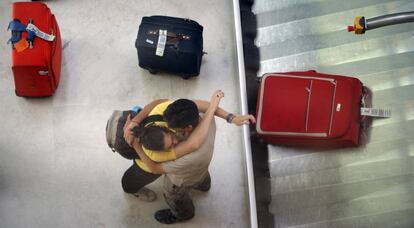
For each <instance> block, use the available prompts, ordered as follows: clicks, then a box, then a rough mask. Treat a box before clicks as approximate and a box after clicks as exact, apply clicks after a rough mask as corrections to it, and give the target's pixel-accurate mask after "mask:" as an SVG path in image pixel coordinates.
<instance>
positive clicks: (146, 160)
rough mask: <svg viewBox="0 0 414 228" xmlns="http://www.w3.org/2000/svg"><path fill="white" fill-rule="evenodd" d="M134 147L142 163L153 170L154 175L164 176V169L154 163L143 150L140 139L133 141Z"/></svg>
mask: <svg viewBox="0 0 414 228" xmlns="http://www.w3.org/2000/svg"><path fill="white" fill-rule="evenodd" d="M131 144H132V147H133V148H134V149H135V151H136V152H137V154H138V156H139V158H140V159H141V161H142V162H144V163H145V165H147V166H148V168H149V169H150V170H151V172H152V173H154V174H163V173H165V172H164V169H163V168H162V166H161V165H160V164H158V163H156V162H154V161H152V160H151V159H150V158H149V157H148V156H147V155H146V154H145V153H144V151H143V150H142V147H141V144H140V143H139V139H138V138H134V139H133V140H132V143H131Z"/></svg>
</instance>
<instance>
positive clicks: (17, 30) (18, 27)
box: [7, 19, 55, 46]
mask: <svg viewBox="0 0 414 228" xmlns="http://www.w3.org/2000/svg"><path fill="white" fill-rule="evenodd" d="M7 30H11V32H12V37H11V38H10V39H9V40H8V41H7V44H9V43H12V44H13V45H14V44H15V43H17V42H19V41H20V40H21V38H22V36H21V33H22V32H27V36H26V40H27V41H29V43H30V45H31V46H32V43H33V39H34V37H35V36H37V37H39V38H41V39H44V40H47V41H53V40H54V39H55V36H54V35H50V34H47V33H45V32H42V31H40V29H39V28H37V27H36V26H35V25H34V24H33V21H32V19H29V24H28V25H27V26H26V25H24V24H23V23H21V22H20V20H18V19H14V20H12V21H10V23H9V26H8V27H7Z"/></svg>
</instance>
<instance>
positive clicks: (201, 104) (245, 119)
mask: <svg viewBox="0 0 414 228" xmlns="http://www.w3.org/2000/svg"><path fill="white" fill-rule="evenodd" d="M193 101H194V102H195V103H196V105H197V108H198V110H199V111H200V112H202V113H205V112H206V111H207V108H208V106H209V105H210V103H209V102H208V101H204V100H193ZM214 114H215V115H216V116H218V117H220V118H222V119H224V120H226V121H227V117H228V115H229V114H230V113H229V112H227V111H226V110H224V109H222V108H220V107H217V110H216V112H215V113H214ZM231 123H232V124H235V125H238V126H240V125H243V124H249V123H256V119H255V118H254V116H253V115H236V116H234V118H232V119H231Z"/></svg>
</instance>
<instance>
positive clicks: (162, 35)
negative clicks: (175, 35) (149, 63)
mask: <svg viewBox="0 0 414 228" xmlns="http://www.w3.org/2000/svg"><path fill="white" fill-rule="evenodd" d="M158 34H159V35H158V43H157V49H156V50H155V55H158V56H163V55H164V50H165V44H166V43H167V30H161V29H160V30H159V33H158Z"/></svg>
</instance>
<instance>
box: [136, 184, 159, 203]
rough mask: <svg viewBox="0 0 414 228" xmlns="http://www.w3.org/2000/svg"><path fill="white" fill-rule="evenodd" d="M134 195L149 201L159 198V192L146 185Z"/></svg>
mask: <svg viewBox="0 0 414 228" xmlns="http://www.w3.org/2000/svg"><path fill="white" fill-rule="evenodd" d="M133 195H134V196H136V197H138V199H140V200H142V201H147V202H151V201H154V200H155V199H157V194H155V192H154V191H152V190H150V189H148V188H146V187H143V188H141V189H140V190H139V191H138V192H137V193H134V194H133Z"/></svg>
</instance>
